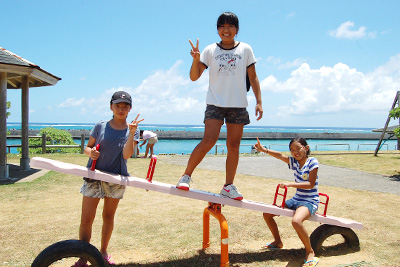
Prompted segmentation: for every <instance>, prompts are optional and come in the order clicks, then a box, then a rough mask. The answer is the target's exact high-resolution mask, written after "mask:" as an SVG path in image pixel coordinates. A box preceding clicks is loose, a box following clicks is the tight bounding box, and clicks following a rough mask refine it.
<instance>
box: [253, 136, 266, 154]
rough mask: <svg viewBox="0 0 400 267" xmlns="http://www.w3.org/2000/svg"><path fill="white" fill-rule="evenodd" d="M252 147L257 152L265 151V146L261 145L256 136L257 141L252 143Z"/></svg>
mask: <svg viewBox="0 0 400 267" xmlns="http://www.w3.org/2000/svg"><path fill="white" fill-rule="evenodd" d="M254 148H255V149H256V150H257V151H258V152H265V151H266V149H265V147H263V145H262V144H261V143H260V139H258V137H257V143H256V144H255V145H254Z"/></svg>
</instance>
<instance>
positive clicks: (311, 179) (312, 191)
mask: <svg viewBox="0 0 400 267" xmlns="http://www.w3.org/2000/svg"><path fill="white" fill-rule="evenodd" d="M255 148H256V150H257V151H259V152H264V153H267V154H268V155H270V156H273V157H275V158H277V159H280V160H282V161H283V162H285V163H287V164H288V165H289V168H290V169H292V170H293V171H294V177H295V182H286V183H281V184H280V187H281V188H284V187H285V186H286V187H294V188H296V194H295V195H294V197H293V198H291V199H289V200H287V201H286V202H285V207H286V208H289V209H293V210H295V214H294V216H293V219H292V225H293V228H294V229H295V230H296V232H297V234H298V236H299V238H300V240H301V241H302V242H303V244H304V246H305V249H306V260H305V263H304V264H303V266H305V267H309V266H315V265H317V263H318V258H317V257H315V253H314V250H313V249H312V247H311V243H310V238H309V235H308V233H307V230H306V229H305V227H304V225H303V222H304V221H305V220H307V219H308V218H310V217H311V216H312V215H314V214H315V213H316V211H317V209H318V204H319V194H318V175H317V173H318V160H317V159H316V158H313V157H309V156H308V155H309V154H310V147H309V146H308V144H307V141H306V140H305V139H304V138H301V137H297V138H294V139H292V140H291V141H290V143H289V148H290V153H291V156H290V157H289V156H286V155H283V154H282V153H280V152H278V151H274V150H270V149H267V148H265V147H263V146H262V145H261V143H260V140H258V138H257V144H255ZM263 215H264V220H265V222H266V223H267V225H268V228H269V229H270V231H271V233H272V235H273V237H274V241H273V242H271V243H268V244H267V245H265V246H263V248H266V249H282V248H283V243H282V240H281V237H280V234H279V229H278V226H277V224H276V222H275V220H274V217H275V216H276V215H274V214H269V213H264V214H263Z"/></svg>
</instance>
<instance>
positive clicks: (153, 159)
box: [146, 156, 157, 183]
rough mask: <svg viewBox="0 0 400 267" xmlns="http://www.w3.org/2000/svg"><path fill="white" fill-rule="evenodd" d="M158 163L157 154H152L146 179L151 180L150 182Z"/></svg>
mask: <svg viewBox="0 0 400 267" xmlns="http://www.w3.org/2000/svg"><path fill="white" fill-rule="evenodd" d="M156 163H157V156H152V157H151V160H150V164H149V170H148V171H147V177H146V180H147V181H149V182H150V183H151V182H152V181H153V174H154V169H155V168H156Z"/></svg>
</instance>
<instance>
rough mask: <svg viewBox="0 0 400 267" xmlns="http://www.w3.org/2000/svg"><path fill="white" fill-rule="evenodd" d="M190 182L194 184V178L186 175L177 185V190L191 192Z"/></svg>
mask: <svg viewBox="0 0 400 267" xmlns="http://www.w3.org/2000/svg"><path fill="white" fill-rule="evenodd" d="M190 182H193V180H192V178H191V177H190V176H189V175H187V174H185V175H183V176H182V177H181V179H180V180H179V183H178V184H177V185H176V188H178V189H181V190H185V191H189V187H190Z"/></svg>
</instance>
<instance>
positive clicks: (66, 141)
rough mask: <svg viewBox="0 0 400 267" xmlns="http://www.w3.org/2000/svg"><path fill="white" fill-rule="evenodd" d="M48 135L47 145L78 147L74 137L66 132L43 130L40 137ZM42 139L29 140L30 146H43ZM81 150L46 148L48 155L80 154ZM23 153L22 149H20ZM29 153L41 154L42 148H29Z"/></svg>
mask: <svg viewBox="0 0 400 267" xmlns="http://www.w3.org/2000/svg"><path fill="white" fill-rule="evenodd" d="M43 134H45V135H46V145H77V143H75V142H74V140H73V138H72V135H71V134H70V133H69V132H67V131H64V130H59V129H55V128H52V127H47V128H43V129H41V130H40V134H39V135H40V136H42V135H43ZM41 145H42V139H41V138H29V146H41ZM80 151H81V149H80V148H65V147H46V153H80ZM18 152H20V153H21V148H18ZM29 153H32V154H41V153H42V148H41V147H37V148H29Z"/></svg>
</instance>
